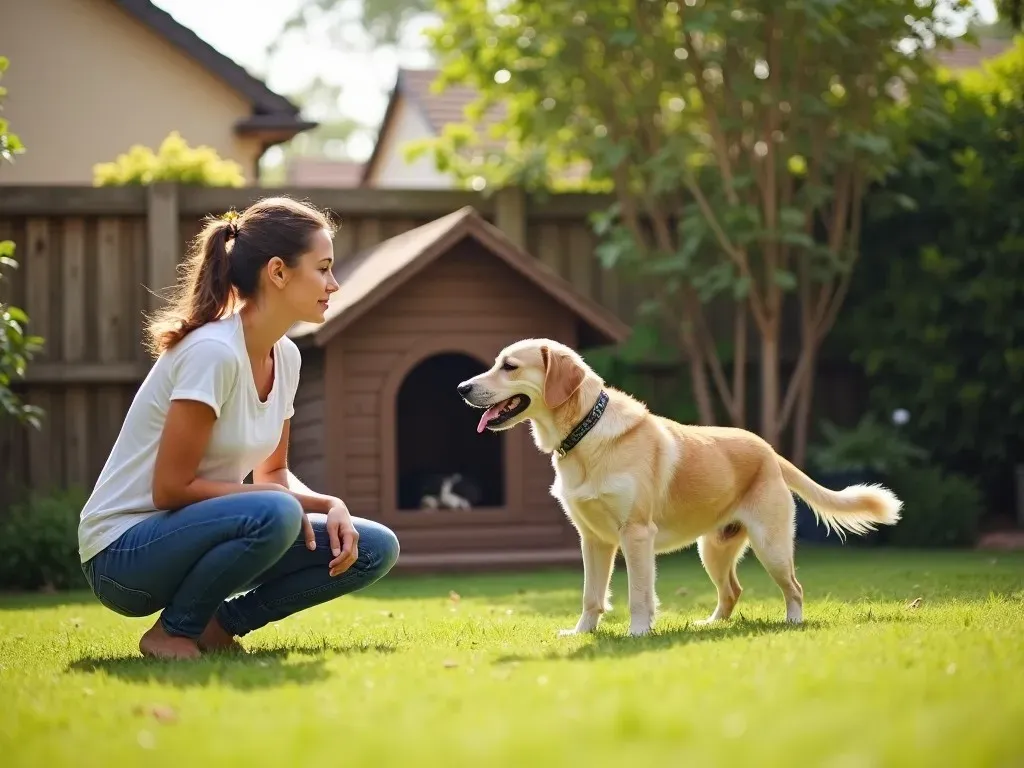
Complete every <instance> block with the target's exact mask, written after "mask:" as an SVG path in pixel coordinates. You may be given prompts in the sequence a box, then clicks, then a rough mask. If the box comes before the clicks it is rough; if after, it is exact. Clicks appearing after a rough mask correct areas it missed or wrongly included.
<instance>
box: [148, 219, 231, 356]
mask: <svg viewBox="0 0 1024 768" xmlns="http://www.w3.org/2000/svg"><path fill="white" fill-rule="evenodd" d="M237 238H238V227H237V226H236V225H235V223H234V222H231V221H227V220H225V219H220V218H211V219H208V220H207V224H206V227H205V228H204V229H203V231H202V232H201V233H200V235H199V237H197V238H196V240H195V241H194V243H193V246H192V250H191V252H190V254H189V257H188V259H187V260H186V261H185V263H184V265H183V268H182V276H181V279H180V280H179V282H178V285H177V286H176V287H175V289H174V291H173V293H172V295H171V297H170V299H169V301H168V305H167V306H166V307H165V308H164V309H162V310H160V311H158V312H157V313H155V314H154V316H153V317H152V318H151V319H150V321H149V323H148V326H147V329H146V330H147V335H148V338H149V343H148V347H149V351H150V353H151V354H153V356H154V357H155V356H158V355H160V354H161V353H162V352H165V351H167V350H168V349H170V348H171V347H173V346H174V345H175V344H177V343H178V342H179V341H181V340H182V339H183V338H185V337H186V336H187V335H188V334H190V333H191V332H192V331H194V330H195V329H196V328H199V327H200V326H202V325H205V324H206V323H208V322H210V321H212V320H217V319H218V318H220V317H223V316H224V314H225V313H226V312H227V311H228V310H229V309H231V308H233V306H234V301H235V299H236V297H237V292H236V291H235V289H234V286H233V285H232V278H231V272H232V270H231V251H232V250H233V245H234V243H235V242H237ZM229 243H230V244H231V247H229Z"/></svg>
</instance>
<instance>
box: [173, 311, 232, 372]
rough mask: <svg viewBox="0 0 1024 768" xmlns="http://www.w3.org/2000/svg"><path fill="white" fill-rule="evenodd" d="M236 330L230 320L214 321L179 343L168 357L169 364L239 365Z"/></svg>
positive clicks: (177, 365)
mask: <svg viewBox="0 0 1024 768" xmlns="http://www.w3.org/2000/svg"><path fill="white" fill-rule="evenodd" d="M234 333H235V330H234V329H233V328H232V326H231V323H230V320H228V319H225V320H214V321H212V322H209V323H206V324H204V325H202V326H200V327H199V328H196V329H195V330H194V331H192V332H191V333H189V334H188V335H187V336H185V338H183V339H182V340H181V341H179V342H178V343H177V344H176V345H175V346H174V348H173V349H171V350H170V351H169V353H168V355H167V357H168V360H167V362H168V363H170V364H171V365H172V366H173V367H179V366H181V365H187V366H193V365H199V366H205V365H210V366H217V367H222V366H228V367H234V366H236V365H238V364H239V362H240V358H239V350H238V344H237V341H236V339H235V338H234Z"/></svg>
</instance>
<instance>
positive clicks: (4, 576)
mask: <svg viewBox="0 0 1024 768" xmlns="http://www.w3.org/2000/svg"><path fill="white" fill-rule="evenodd" d="M86 498H87V495H86V493H85V492H84V491H82V490H79V489H71V490H66V491H62V492H59V493H54V494H51V495H41V494H33V495H31V496H30V497H29V498H28V499H27V500H25V501H24V502H21V503H19V504H15V505H12V506H11V507H10V508H9V509H7V510H6V511H5V512H3V513H0V589H77V588H81V587H87V586H88V583H87V582H86V580H85V576H84V574H83V573H82V568H81V565H80V560H79V557H78V519H79V514H80V513H81V510H82V507H83V506H85V502H86Z"/></svg>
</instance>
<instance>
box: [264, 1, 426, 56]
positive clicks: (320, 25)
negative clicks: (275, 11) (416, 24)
mask: <svg viewBox="0 0 1024 768" xmlns="http://www.w3.org/2000/svg"><path fill="white" fill-rule="evenodd" d="M435 6H436V2H435V0H299V2H298V4H297V5H296V8H295V12H294V13H293V14H292V15H291V16H290V17H289V18H288V20H287V21H286V22H285V26H284V29H283V30H282V35H285V34H287V33H289V32H297V33H299V34H304V35H305V34H310V33H312V32H313V31H314V30H315V32H316V34H317V35H321V36H324V37H326V38H327V39H328V40H329V41H331V43H332V44H334V45H337V46H341V47H343V48H346V49H352V48H353V47H356V48H366V47H376V46H394V45H398V44H399V43H400V42H401V40H402V33H403V31H404V30H405V28H406V26H407V25H408V24H409V23H410V22H412V21H413V20H415V19H417V18H419V17H422V16H424V15H427V14H430V13H431V12H432V11H433V10H434V8H435ZM279 40H280V38H279ZM277 42H278V41H275V44H273V45H272V46H271V51H274V50H275V48H276V44H277Z"/></svg>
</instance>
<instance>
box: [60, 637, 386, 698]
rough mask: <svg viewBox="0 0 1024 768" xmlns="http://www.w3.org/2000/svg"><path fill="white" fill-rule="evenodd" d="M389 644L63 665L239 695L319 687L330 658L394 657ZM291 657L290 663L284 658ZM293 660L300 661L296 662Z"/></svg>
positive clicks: (139, 680)
mask: <svg viewBox="0 0 1024 768" xmlns="http://www.w3.org/2000/svg"><path fill="white" fill-rule="evenodd" d="M394 651H395V648H394V647H393V646H390V645H382V644H373V643H358V644H352V645H340V644H334V643H329V642H318V643H314V644H310V645H298V646H287V647H279V648H259V649H256V650H252V651H248V652H244V653H214V654H210V655H208V656H203V657H202V658H199V659H196V660H194V661H164V660H161V659H148V658H144V657H142V656H130V657H116V658H111V657H103V656H87V657H85V658H82V659H79V660H78V661H75V662H72V663H71V664H69V665H68V667H67V669H66V670H65V671H66V672H84V673H89V674H95V673H97V672H100V673H103V674H106V675H110V676H111V677H116V678H118V679H120V680H124V681H127V682H134V683H160V684H162V685H171V686H174V687H176V688H195V687H201V686H207V685H225V686H229V687H231V688H237V689H239V690H253V689H257V688H274V687H277V686H280V685H285V684H296V683H298V684H303V685H306V684H311V683H317V682H322V681H323V680H324V679H325V678H326V677H327V676H328V674H329V673H328V672H327V670H326V668H325V665H326V663H327V661H328V660H329V658H330V656H331V655H343V656H352V655H356V654H362V653H394ZM289 657H292V658H289ZM294 657H299V658H298V659H295V658H294Z"/></svg>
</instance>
